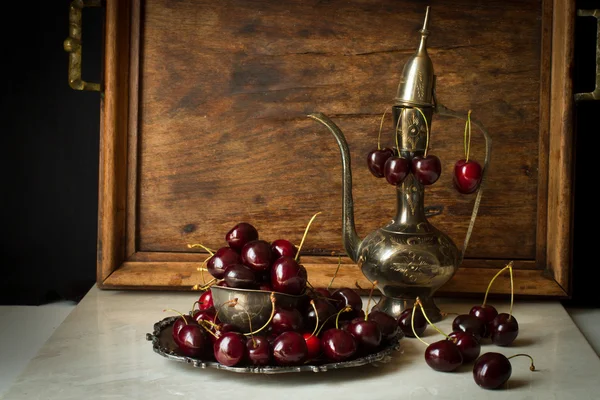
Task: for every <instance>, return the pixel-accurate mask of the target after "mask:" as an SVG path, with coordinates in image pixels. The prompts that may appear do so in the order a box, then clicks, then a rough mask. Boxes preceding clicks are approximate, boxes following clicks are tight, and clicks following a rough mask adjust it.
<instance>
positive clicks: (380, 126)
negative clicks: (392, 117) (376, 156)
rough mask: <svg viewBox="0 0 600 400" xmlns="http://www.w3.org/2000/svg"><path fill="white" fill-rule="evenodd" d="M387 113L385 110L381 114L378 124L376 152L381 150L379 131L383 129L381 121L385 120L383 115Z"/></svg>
mask: <svg viewBox="0 0 600 400" xmlns="http://www.w3.org/2000/svg"><path fill="white" fill-rule="evenodd" d="M386 113H387V108H386V109H385V111H384V112H383V115H382V116H381V123H380V124H379V135H378V136H377V150H381V129H383V120H384V119H385V114H386Z"/></svg>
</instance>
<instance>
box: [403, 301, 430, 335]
mask: <svg viewBox="0 0 600 400" xmlns="http://www.w3.org/2000/svg"><path fill="white" fill-rule="evenodd" d="M412 310H413V309H412V307H411V308H407V309H406V310H404V311H402V313H401V314H400V316H399V317H398V326H399V327H400V329H401V330H402V332H404V334H405V335H406V336H408V337H413V338H414V337H415V335H414V334H413V330H412V325H411V321H412ZM425 328H427V320H426V319H425V316H424V315H423V312H422V311H421V309H420V308H418V309H416V310H415V331H416V332H417V335H419V336H421V335H423V332H425Z"/></svg>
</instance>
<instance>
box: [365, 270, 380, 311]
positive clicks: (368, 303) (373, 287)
mask: <svg viewBox="0 0 600 400" xmlns="http://www.w3.org/2000/svg"><path fill="white" fill-rule="evenodd" d="M377 283H378V282H377V280H374V281H373V285H372V286H371V292H370V293H369V300H367V312H365V321H366V320H367V317H368V316H369V306H370V305H371V297H373V289H375V285H377Z"/></svg>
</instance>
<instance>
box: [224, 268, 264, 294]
mask: <svg viewBox="0 0 600 400" xmlns="http://www.w3.org/2000/svg"><path fill="white" fill-rule="evenodd" d="M225 282H226V283H227V286H229V287H232V288H238V289H254V288H256V287H257V286H258V285H257V283H256V275H255V274H254V271H253V270H252V269H250V268H249V267H247V266H245V265H242V264H234V265H230V266H229V267H227V269H226V270H225Z"/></svg>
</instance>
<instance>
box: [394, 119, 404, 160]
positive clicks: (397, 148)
mask: <svg viewBox="0 0 600 400" xmlns="http://www.w3.org/2000/svg"><path fill="white" fill-rule="evenodd" d="M401 117H402V114H398V121H396V130H395V131H394V138H395V139H396V151H397V152H398V156H400V145H399V144H398V127H399V126H400V121H401V120H402V118H401Z"/></svg>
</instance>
